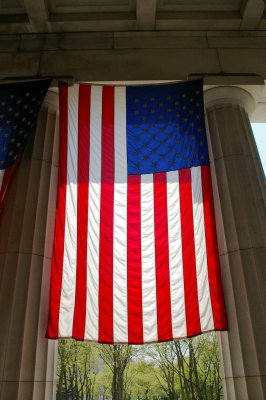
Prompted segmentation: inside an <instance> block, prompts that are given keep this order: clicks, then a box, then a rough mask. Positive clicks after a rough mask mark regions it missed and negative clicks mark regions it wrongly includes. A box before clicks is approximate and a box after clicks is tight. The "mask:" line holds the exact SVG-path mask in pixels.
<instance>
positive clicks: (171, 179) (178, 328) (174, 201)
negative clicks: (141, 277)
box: [167, 171, 187, 338]
mask: <svg viewBox="0 0 266 400" xmlns="http://www.w3.org/2000/svg"><path fill="white" fill-rule="evenodd" d="M167 213H168V240H169V269H170V292H171V311H172V329H173V337H174V338H177V337H185V336H186V335H187V330H186V309H185V293H184V276H183V258H182V238H181V215H180V193H179V174H178V172H177V171H172V172H168V173H167Z"/></svg>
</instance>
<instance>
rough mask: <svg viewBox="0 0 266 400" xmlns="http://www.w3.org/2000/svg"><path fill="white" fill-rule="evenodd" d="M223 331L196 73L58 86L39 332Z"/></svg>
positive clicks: (152, 334)
mask: <svg viewBox="0 0 266 400" xmlns="http://www.w3.org/2000/svg"><path fill="white" fill-rule="evenodd" d="M224 329H227V319H226V312H225V307H224V300H223V294H222V286H221V279H220V269H219V259H218V251H217V242H216V233H215V220H214V208H213V199H212V189H211V177H210V168H209V158H208V150H207V140H206V133H205V126H204V108H203V94H202V81H192V82H185V83H179V84H164V85H153V86H149V85H148V86H134V87H131V86H128V87H123V86H115V87H112V86H97V85H87V84H80V85H74V86H73V87H68V86H66V85H61V86H60V165H59V186H58V199H57V211H56V226H55V239H54V251H53V259H52V272H51V292H50V317H49V322H48V329H47V337H49V338H58V337H72V338H75V339H78V340H89V341H96V342H100V343H131V344H141V343H147V342H157V341H166V340H171V339H173V338H180V337H190V336H194V335H197V334H200V333H202V332H206V331H211V330H224Z"/></svg>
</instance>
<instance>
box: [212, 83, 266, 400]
mask: <svg viewBox="0 0 266 400" xmlns="http://www.w3.org/2000/svg"><path fill="white" fill-rule="evenodd" d="M205 105H206V115H207V123H208V130H209V132H208V135H209V145H210V152H211V155H210V159H211V168H212V177H213V185H214V199H215V208H216V223H217V230H218V243H219V252H220V261H221V269H222V280H223V287H224V293H225V301H226V306H227V312H228V318H229V332H228V333H221V334H220V347H221V354H222V366H223V378H224V396H225V399H228V400H234V399H237V400H247V399H250V400H263V399H266V207H265V205H266V201H265V199H266V192H265V178H264V175H263V171H262V167H261V163H260V161H259V158H258V153H257V148H256V145H255V142H254V138H253V134H252V130H251V126H250V122H249V117H248V113H251V112H252V110H253V109H254V106H255V102H254V99H253V97H252V96H251V95H250V94H249V93H248V92H247V91H245V90H243V89H241V88H238V87H216V88H212V89H209V90H208V91H206V92H205Z"/></svg>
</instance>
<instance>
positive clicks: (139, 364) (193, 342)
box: [57, 334, 222, 400]
mask: <svg viewBox="0 0 266 400" xmlns="http://www.w3.org/2000/svg"><path fill="white" fill-rule="evenodd" d="M59 399H60V400H61V399H73V400H78V399H82V400H85V399H86V400H96V399H97V400H98V399H101V400H108V399H113V400H220V399H222V384H221V375H220V365H219V352H218V344H217V339H216V335H215V334H207V335H202V336H198V337H196V338H193V339H184V340H176V341H173V342H166V343H159V344H154V345H145V346H126V345H119V344H115V345H96V344H91V343H85V342H75V341H72V340H67V341H66V340H60V341H59V352H58V375H57V400H59Z"/></svg>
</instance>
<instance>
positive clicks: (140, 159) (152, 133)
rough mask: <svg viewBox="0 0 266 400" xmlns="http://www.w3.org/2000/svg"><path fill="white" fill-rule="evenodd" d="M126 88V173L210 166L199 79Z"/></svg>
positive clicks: (147, 172) (145, 172) (148, 172)
mask: <svg viewBox="0 0 266 400" xmlns="http://www.w3.org/2000/svg"><path fill="white" fill-rule="evenodd" d="M126 90H127V92H126V93H127V94H126V96H127V100H126V101H127V157H128V173H129V174H151V173H156V172H167V171H174V170H179V169H183V168H191V167H196V166H200V165H209V157H208V147H207V139H206V130H205V122H204V106H203V83H202V81H201V80H200V81H188V82H182V83H177V84H163V85H152V86H134V87H132V86H131V87H127V89H126Z"/></svg>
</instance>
